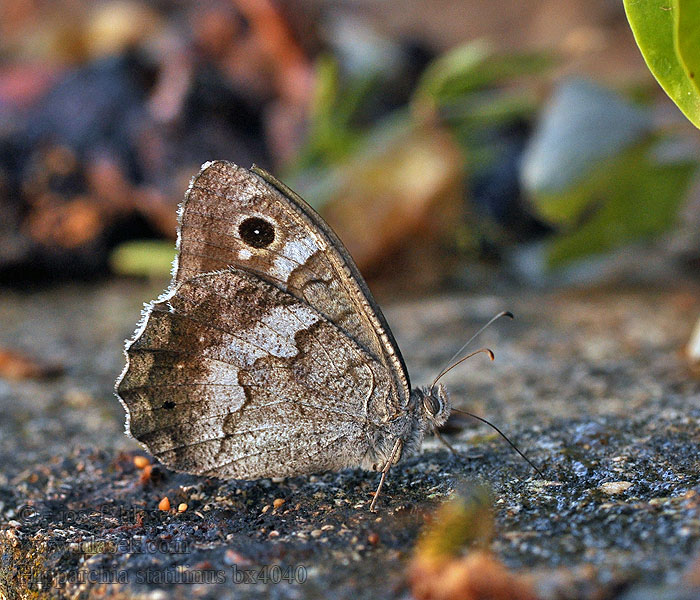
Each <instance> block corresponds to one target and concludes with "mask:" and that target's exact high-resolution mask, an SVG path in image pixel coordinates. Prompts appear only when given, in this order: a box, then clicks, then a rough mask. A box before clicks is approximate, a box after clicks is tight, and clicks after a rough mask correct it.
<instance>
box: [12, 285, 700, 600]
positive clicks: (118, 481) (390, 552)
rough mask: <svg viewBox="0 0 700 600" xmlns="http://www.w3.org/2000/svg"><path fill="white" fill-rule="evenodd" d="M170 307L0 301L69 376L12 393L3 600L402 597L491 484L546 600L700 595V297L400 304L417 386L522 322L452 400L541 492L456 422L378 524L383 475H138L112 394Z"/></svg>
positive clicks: (125, 293)
mask: <svg viewBox="0 0 700 600" xmlns="http://www.w3.org/2000/svg"><path fill="white" fill-rule="evenodd" d="M162 288H163V285H162V283H160V282H158V283H151V284H146V283H136V282H129V281H123V280H122V281H108V282H103V283H102V284H100V285H87V284H85V285H77V284H76V285H70V286H64V287H60V288H55V289H52V290H44V291H35V292H30V293H20V292H11V291H7V290H5V291H3V293H2V295H0V324H1V328H0V347H4V348H12V349H15V350H22V351H24V352H25V353H28V354H30V355H32V356H34V357H37V358H38V359H41V360H43V361H46V362H48V363H59V364H61V365H63V366H64V368H65V371H64V373H63V374H62V375H60V376H58V377H55V378H53V379H47V380H36V379H27V380H21V381H6V380H0V410H1V411H2V415H3V424H2V428H0V461H1V463H2V467H1V469H0V470H1V473H0V553H1V556H2V561H1V563H0V596H2V597H7V598H15V597H17V598H25V597H36V596H56V597H66V596H70V597H72V598H83V597H85V598H86V597H97V596H101V595H109V596H112V597H128V598H134V597H144V598H145V597H148V598H153V599H154V600H155V599H159V598H168V597H188V598H191V597H197V598H200V597H201V598H221V597H231V598H232V597H234V596H235V597H236V598H239V597H248V596H250V597H253V596H266V597H272V598H302V597H304V598H316V597H318V598H353V599H355V598H364V597H368V598H369V597H372V598H408V597H410V588H409V586H408V584H407V582H406V581H407V580H406V569H407V564H408V561H409V560H410V558H411V556H412V552H413V548H414V545H415V542H416V538H417V536H418V533H419V531H420V529H421V527H422V526H423V524H424V522H425V519H426V516H427V515H428V514H429V513H431V512H432V511H433V510H434V509H435V508H436V507H437V506H438V505H440V504H441V503H442V502H443V501H444V500H445V499H446V498H448V497H449V496H450V494H451V492H452V491H453V490H454V489H455V487H457V486H459V485H462V484H463V483H464V481H465V480H467V481H468V480H478V481H480V482H483V483H486V484H487V485H488V486H489V487H490V488H491V490H492V494H493V512H494V516H495V534H494V538H493V540H492V542H491V550H492V551H493V552H494V554H495V556H497V557H498V558H499V559H500V560H501V561H503V562H504V563H505V565H506V566H507V567H508V568H510V569H512V570H513V571H514V572H516V573H521V574H526V575H527V576H529V577H531V578H532V580H533V581H534V582H535V583H534V585H535V589H536V593H537V595H538V596H539V597H540V598H542V599H548V598H590V599H605V598H624V599H625V600H644V599H647V598H649V599H651V598H663V599H669V600H670V599H678V600H680V599H685V598H697V597H700V592H699V591H698V590H697V589H696V590H693V589H691V588H690V587H689V585H690V584H689V583H688V582H689V581H691V580H693V578H695V580H696V581H697V580H699V579H700V563H697V564H696V566H694V567H693V566H692V565H693V560H695V557H696V556H697V554H698V553H699V552H700V480H699V474H700V461H699V460H698V457H699V453H698V450H699V447H700V430H699V429H698V420H699V419H700V381H698V380H697V379H695V378H693V376H692V375H691V373H690V371H689V369H688V367H687V364H686V360H685V357H684V356H683V354H682V352H681V349H682V347H683V344H684V343H685V341H686V339H687V337H688V335H689V333H690V330H691V328H692V325H693V323H694V321H695V319H696V318H697V315H698V314H700V301H699V299H700V294H699V293H698V291H699V290H698V289H697V288H694V287H692V286H690V285H680V284H679V286H678V287H677V288H673V289H669V288H668V287H664V289H660V288H659V289H655V288H649V287H644V288H629V289H620V288H619V287H617V288H612V287H610V288H597V289H594V290H587V291H585V292H582V291H570V290H569V291H553V292H552V291H550V292H542V291H539V292H536V291H527V292H523V291H516V290H513V289H503V290H499V292H498V293H497V294H493V295H487V294H481V295H463V294H462V295H449V296H444V297H441V298H434V299H428V300H426V299H423V300H420V301H418V300H414V301H410V302H406V303H402V304H395V305H392V306H389V307H388V309H387V311H386V313H387V318H388V319H389V321H390V322H391V323H392V325H393V327H394V333H395V334H396V337H397V339H398V341H399V344H400V345H401V346H402V348H403V349H404V356H405V358H406V360H407V363H408V365H409V368H410V370H411V374H412V378H413V381H414V384H422V383H425V382H427V381H429V380H430V379H431V377H433V376H434V375H435V373H436V372H437V369H438V368H439V367H440V366H441V364H442V362H443V361H444V360H446V359H447V358H449V356H450V355H451V354H452V352H453V351H454V350H455V349H456V348H457V347H458V346H459V345H460V344H461V343H462V342H463V341H464V340H465V339H466V338H467V337H468V336H469V335H470V334H471V332H473V331H475V330H476V328H478V326H480V325H481V324H483V323H484V322H485V321H486V320H487V319H488V318H489V317H490V316H492V315H493V314H494V313H496V312H498V311H499V310H501V309H504V308H507V309H510V310H512V311H513V312H514V313H515V314H516V320H515V321H513V322H506V321H501V322H499V323H498V324H496V325H494V326H493V327H492V328H491V329H490V330H488V331H487V332H486V333H485V334H484V335H483V337H482V338H481V343H482V344H483V345H488V346H489V347H491V348H492V349H493V350H494V351H495V353H496V361H495V362H493V363H489V362H488V360H486V358H485V357H484V356H479V357H475V358H473V359H471V360H470V361H469V362H467V363H466V364H465V365H463V366H462V367H461V368H459V369H456V370H455V371H453V372H452V373H451V374H450V375H449V376H448V385H449V388H450V390H451V392H452V397H453V401H454V403H455V405H456V406H458V407H462V408H464V409H466V410H470V411H472V412H475V413H477V414H479V415H482V416H484V417H486V418H489V419H490V420H491V421H493V422H494V423H496V424H497V425H498V426H499V427H501V428H502V429H503V430H504V431H505V432H506V433H507V434H508V435H510V436H511V437H512V438H513V440H514V441H515V442H516V443H517V444H518V445H519V447H520V448H521V449H523V450H524V451H525V452H526V453H527V454H528V455H529V457H530V458H531V459H532V460H533V461H534V462H535V463H536V464H537V465H539V466H540V468H541V469H542V470H543V472H544V475H545V479H544V480H541V479H538V478H537V477H536V476H534V475H533V472H532V470H531V469H530V468H529V466H528V465H527V464H526V463H525V462H524V461H522V460H521V459H520V458H519V457H518V456H517V455H516V454H515V453H514V452H512V451H511V450H510V449H509V447H508V446H507V444H505V443H504V442H503V440H502V439H500V438H499V437H498V436H496V435H493V432H492V431H491V430H489V429H488V428H487V427H485V426H484V425H480V424H478V423H473V422H471V421H470V420H465V419H460V420H459V421H457V422H456V423H455V424H454V425H453V426H451V427H450V429H449V432H450V433H448V438H449V440H450V441H451V443H452V444H453V445H454V446H455V447H456V448H457V449H458V450H459V454H457V455H453V454H450V453H449V452H448V451H446V450H445V449H444V448H443V447H442V446H441V445H440V444H439V443H436V441H435V440H434V439H429V440H428V441H427V443H426V444H425V446H424V450H423V453H422V454H421V455H420V456H416V457H412V458H410V459H408V460H405V461H402V463H401V464H400V465H399V466H397V467H396V468H394V469H392V470H391V473H390V476H389V479H388V484H387V487H386V488H385V490H386V491H385V494H384V495H383V496H382V498H381V499H380V501H379V505H378V506H379V511H380V512H379V513H378V514H372V513H370V512H369V511H368V509H367V506H368V500H369V498H370V496H371V492H372V491H373V490H374V487H375V486H376V483H377V477H376V474H372V473H364V472H360V471H352V470H351V471H345V472H341V473H325V474H320V475H317V476H312V477H299V478H294V479H288V480H284V481H280V482H278V481H270V480H259V481H249V482H238V481H219V480H215V479H201V478H198V477H193V476H187V475H182V474H176V473H173V472H170V471H168V470H166V469H164V468H161V467H159V466H157V465H155V466H154V467H153V469H152V470H151V472H150V474H148V473H146V472H145V471H143V470H140V469H138V468H137V467H136V466H135V465H134V456H135V455H144V456H145V455H146V454H145V452H143V450H141V449H140V447H139V446H138V445H137V444H136V443H135V442H133V441H132V440H130V439H128V438H127V437H126V436H124V434H123V411H122V409H121V406H120V405H119V403H118V401H117V400H116V398H115V397H114V396H113V394H112V386H113V381H114V379H115V377H116V375H117V374H118V373H119V372H120V370H121V368H122V366H123V357H122V354H121V347H122V341H123V339H124V338H125V337H127V336H128V335H130V334H131V331H132V330H133V327H134V324H135V323H136V321H137V318H138V315H139V309H140V306H141V303H142V302H143V301H146V300H149V299H151V298H154V297H156V296H157V295H158V294H159V293H160V291H161V289H162ZM165 496H167V497H168V498H169V500H170V503H171V505H172V507H173V510H171V511H169V512H165V511H162V510H158V503H159V501H160V500H161V499H162V498H163V497H165ZM180 504H187V509H186V510H184V512H181V513H177V512H176V510H175V509H176V507H177V506H179V505H180ZM266 565H267V566H272V565H279V567H280V570H277V567H275V568H274V569H272V568H269V569H267V570H265V569H264V568H263V567H265V566H266ZM86 574H92V575H91V577H90V578H88V577H87V575H86ZM277 575H280V576H281V577H282V579H283V580H282V581H281V582H279V583H274V582H272V581H271V580H272V579H274V578H277ZM266 576H267V577H268V582H267V583H265V582H264V581H263V580H264V579H265V577H266ZM90 579H92V580H90ZM251 580H254V581H255V583H253V582H252V581H251ZM301 580H304V582H303V583H302V581H301ZM173 581H189V582H193V583H192V584H191V585H186V586H182V585H177V586H176V584H175V583H173Z"/></svg>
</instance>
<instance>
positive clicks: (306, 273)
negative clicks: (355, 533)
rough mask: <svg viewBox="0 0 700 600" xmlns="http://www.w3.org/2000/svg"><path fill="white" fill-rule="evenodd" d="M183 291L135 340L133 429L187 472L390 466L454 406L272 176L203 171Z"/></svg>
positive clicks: (213, 166)
mask: <svg viewBox="0 0 700 600" xmlns="http://www.w3.org/2000/svg"><path fill="white" fill-rule="evenodd" d="M178 220H179V227H178V241H177V250H178V252H177V257H176V259H175V261H174V264H173V273H172V281H171V284H170V287H169V288H168V290H167V291H166V292H165V293H164V294H163V295H162V296H161V297H160V298H158V299H157V300H155V301H153V302H151V303H150V304H149V305H147V306H146V308H145V310H144V313H143V316H142V319H141V322H140V324H139V325H138V327H137V329H136V332H135V334H134V336H133V337H132V338H131V339H130V340H128V341H127V343H126V347H125V354H126V360H127V363H126V367H125V368H124V371H123V372H122V374H121V375H120V377H119V378H118V380H117V382H116V393H117V396H118V397H119V399H120V400H121V402H122V404H123V405H124V408H125V410H126V413H127V417H126V429H127V433H130V434H131V435H132V436H133V437H134V438H136V440H138V441H139V442H141V444H143V445H144V446H145V447H146V448H147V449H148V450H149V451H150V452H151V454H153V456H154V457H156V458H157V459H158V460H159V461H160V462H162V463H163V464H165V465H167V466H168V467H171V468H173V469H175V470H178V471H185V472H188V473H194V474H198V475H204V476H214V477H220V478H232V479H258V478H264V477H288V476H296V475H302V474H310V473H318V472H322V471H335V470H340V469H343V468H347V467H360V468H362V469H367V470H374V471H381V479H380V482H379V486H378V488H377V491H376V493H375V495H374V498H373V501H372V504H371V506H370V509H371V510H374V506H375V503H376V500H377V497H378V495H379V491H380V490H381V488H382V485H383V484H384V479H385V477H386V474H387V472H388V471H389V469H390V467H391V466H392V465H394V464H396V463H397V462H398V461H399V460H400V459H401V457H402V456H404V455H407V454H410V453H413V452H415V451H417V450H418V449H419V447H420V444H421V441H422V439H423V437H424V435H425V434H426V433H427V432H429V431H431V430H435V431H436V430H437V428H438V427H440V426H441V425H443V424H444V423H445V422H446V421H447V418H448V416H449V414H450V410H451V404H450V399H449V396H448V393H447V391H446V390H445V388H444V386H443V385H442V384H440V385H437V386H435V385H432V386H430V387H423V388H413V389H412V388H411V386H410V380H409V375H408V371H407V369H406V365H405V363H404V360H403V358H402V356H401V352H400V350H399V348H398V346H397V344H396V340H395V339H394V336H393V335H392V333H391V330H390V329H389V326H388V324H387V322H386V319H385V318H384V315H383V314H382V311H381V309H380V308H379V306H378V305H377V303H376V302H375V301H374V299H373V298H372V295H371V293H370V291H369V288H368V287H367V284H366V283H365V281H364V279H363V278H362V276H361V275H360V272H359V270H358V268H357V267H356V265H355V263H354V262H353V260H352V258H351V257H350V255H349V254H348V252H347V250H346V249H345V247H344V246H343V244H342V242H341V241H340V240H339V239H338V237H337V236H336V235H335V233H334V232H333V231H332V230H331V228H330V227H329V226H328V224H327V223H326V222H325V221H324V220H323V219H322V218H321V217H320V216H319V215H318V214H317V213H316V212H315V211H314V210H313V209H312V208H311V207H310V206H309V205H308V204H307V203H306V202H305V201H304V200H302V199H301V198H300V197H299V196H298V195H297V194H295V193H294V192H292V191H291V190H290V189H289V188H288V187H287V186H285V185H284V184H283V183H281V182H279V181H278V180H276V179H275V178H274V177H273V176H271V175H270V174H269V173H267V172H265V171H264V170H262V169H260V168H258V167H255V166H253V167H252V169H251V170H248V169H244V168H242V167H239V166H237V165H235V164H232V163H229V162H224V161H216V162H210V163H206V164H205V165H203V167H202V170H201V171H200V173H199V174H198V175H196V176H195V177H194V178H193V179H192V181H191V183H190V186H189V189H188V190H187V192H186V194H185V199H184V202H183V203H182V205H181V207H180V211H179V219H178Z"/></svg>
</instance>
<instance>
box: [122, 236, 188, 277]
mask: <svg viewBox="0 0 700 600" xmlns="http://www.w3.org/2000/svg"><path fill="white" fill-rule="evenodd" d="M174 258H175V246H174V244H173V243H172V242H170V241H160V240H133V241H130V242H124V243H123V244H120V245H119V246H117V248H115V249H114V251H113V252H112V254H111V256H110V264H111V268H112V271H113V272H114V273H117V274H119V275H131V276H136V277H164V276H165V275H167V274H168V273H170V269H171V267H172V264H173V259H174Z"/></svg>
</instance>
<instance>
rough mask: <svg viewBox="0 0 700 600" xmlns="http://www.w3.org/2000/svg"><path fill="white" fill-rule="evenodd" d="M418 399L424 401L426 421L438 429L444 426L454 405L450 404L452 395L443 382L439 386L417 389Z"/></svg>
mask: <svg viewBox="0 0 700 600" xmlns="http://www.w3.org/2000/svg"><path fill="white" fill-rule="evenodd" d="M416 391H417V392H418V399H419V400H420V402H421V403H422V407H423V414H424V415H425V419H426V421H427V422H428V423H429V424H430V425H431V426H432V427H433V429H437V428H438V427H442V426H443V425H444V424H445V423H446V422H447V418H448V417H449V416H450V410H451V408H452V405H451V404H450V396H449V394H448V393H447V390H446V389H445V386H444V385H442V384H441V383H440V384H438V385H437V386H431V387H429V388H423V389H419V390H416Z"/></svg>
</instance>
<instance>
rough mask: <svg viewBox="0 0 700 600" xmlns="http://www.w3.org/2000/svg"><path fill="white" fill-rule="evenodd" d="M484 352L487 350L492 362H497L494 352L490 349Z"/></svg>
mask: <svg viewBox="0 0 700 600" xmlns="http://www.w3.org/2000/svg"><path fill="white" fill-rule="evenodd" d="M484 350H486V354H488V355H489V358H490V359H491V360H495V359H496V355H495V354H494V353H493V351H492V350H490V349H489V348H484Z"/></svg>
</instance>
